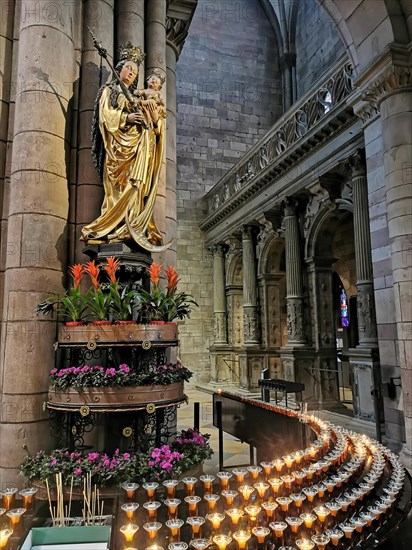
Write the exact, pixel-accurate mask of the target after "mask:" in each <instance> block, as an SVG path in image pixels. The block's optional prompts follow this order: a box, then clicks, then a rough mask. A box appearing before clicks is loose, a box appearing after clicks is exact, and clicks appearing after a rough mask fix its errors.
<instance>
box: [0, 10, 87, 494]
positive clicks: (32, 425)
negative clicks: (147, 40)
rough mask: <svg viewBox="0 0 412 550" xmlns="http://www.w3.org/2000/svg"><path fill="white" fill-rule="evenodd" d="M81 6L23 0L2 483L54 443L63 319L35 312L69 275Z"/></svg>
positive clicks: (0, 372)
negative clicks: (53, 376) (51, 391)
mask: <svg viewBox="0 0 412 550" xmlns="http://www.w3.org/2000/svg"><path fill="white" fill-rule="evenodd" d="M76 6H77V3H76V4H74V3H70V2H67V3H65V2H62V3H59V4H58V5H57V4H51V3H50V2H49V1H46V0H44V1H43V0H38V1H36V2H22V4H21V11H20V22H19V27H20V31H19V50H18V56H17V63H18V74H17V86H16V89H17V93H16V114H15V120H14V133H13V155H12V162H11V165H12V170H11V174H10V180H11V181H10V191H11V192H10V199H9V212H8V231H7V242H6V247H7V250H9V251H11V250H13V253H9V254H7V259H6V274H5V280H4V290H3V292H4V294H3V299H4V303H5V305H6V307H5V314H4V325H3V333H2V340H1V342H2V356H1V365H0V378H1V380H2V383H3V386H2V390H3V393H2V397H1V400H2V401H1V425H0V441H1V453H0V473H1V479H0V485H1V486H3V487H4V486H7V485H10V484H14V483H18V481H17V467H18V465H19V464H20V462H21V461H22V459H23V458H24V456H25V454H26V453H25V451H24V449H23V447H24V446H25V445H27V446H28V449H29V451H30V453H31V454H33V453H35V451H36V450H38V449H44V448H47V447H48V445H49V444H50V439H49V425H48V424H49V422H48V418H47V413H46V412H45V411H43V403H44V401H45V400H46V399H47V390H48V373H49V370H50V367H51V366H52V365H53V364H54V351H53V342H54V341H55V337H56V323H55V322H54V321H50V320H48V319H47V320H43V319H41V320H39V319H37V318H36V317H35V314H34V308H35V306H36V304H38V303H39V302H40V301H41V300H43V299H44V298H45V297H46V296H49V295H50V294H51V293H58V292H62V290H63V289H62V279H63V278H64V274H65V272H66V253H67V218H68V174H67V173H66V170H67V157H68V154H69V153H70V142H69V140H68V138H67V136H70V124H71V116H70V101H71V99H72V94H73V89H72V88H73V81H74V77H75V50H74V43H73V32H74V29H75V28H76V25H78V24H80V22H79V21H77V20H76V18H75V15H74V14H75V13H76V10H75V8H76ZM52 8H53V9H52ZM54 8H56V9H58V11H57V12H56V9H54ZM57 52H58V55H57ZM46 67H47V73H46V72H44V70H46ZM42 68H43V69H44V70H42Z"/></svg>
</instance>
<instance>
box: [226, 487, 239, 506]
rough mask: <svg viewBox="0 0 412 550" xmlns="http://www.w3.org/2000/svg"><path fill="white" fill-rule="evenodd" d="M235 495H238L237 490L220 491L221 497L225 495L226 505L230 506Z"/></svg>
mask: <svg viewBox="0 0 412 550" xmlns="http://www.w3.org/2000/svg"><path fill="white" fill-rule="evenodd" d="M237 495H238V492H237V491H232V490H227V491H222V497H225V499H226V504H227V506H232V504H233V501H234V500H235V498H236V496H237Z"/></svg>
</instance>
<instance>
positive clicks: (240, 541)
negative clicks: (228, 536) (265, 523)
mask: <svg viewBox="0 0 412 550" xmlns="http://www.w3.org/2000/svg"><path fill="white" fill-rule="evenodd" d="M232 536H233V538H234V539H235V541H236V542H237V545H238V548H239V550H244V548H246V543H247V541H248V540H249V539H250V537H251V536H252V534H251V532H250V531H243V530H240V531H235V532H234V533H233V535H232Z"/></svg>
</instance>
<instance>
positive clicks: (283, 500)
mask: <svg viewBox="0 0 412 550" xmlns="http://www.w3.org/2000/svg"><path fill="white" fill-rule="evenodd" d="M276 502H277V503H278V504H279V505H280V508H281V510H282V512H287V511H288V508H289V504H290V503H291V502H292V499H291V498H290V497H278V498H277V499H276Z"/></svg>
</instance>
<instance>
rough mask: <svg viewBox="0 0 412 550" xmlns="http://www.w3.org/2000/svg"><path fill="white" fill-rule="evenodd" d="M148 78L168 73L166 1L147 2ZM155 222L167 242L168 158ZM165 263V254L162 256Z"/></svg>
mask: <svg viewBox="0 0 412 550" xmlns="http://www.w3.org/2000/svg"><path fill="white" fill-rule="evenodd" d="M145 52H146V76H148V75H149V74H150V70H151V69H154V68H156V67H158V68H160V69H162V70H163V71H165V72H166V0H156V1H155V2H147V4H146V17H145ZM167 88H168V83H167V81H166V83H165V84H164V86H163V89H162V93H163V97H164V98H165V100H166V101H167ZM166 124H167V122H166ZM153 215H154V220H155V223H156V225H157V227H158V229H159V231H160V233H161V235H162V238H163V240H164V242H166V156H165V157H164V159H163V163H162V168H161V172H160V176H159V187H158V190H157V198H156V203H155V207H154V214H153ZM157 261H160V262H161V263H165V256H164V254H161V255H160V259H158V260H157Z"/></svg>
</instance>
